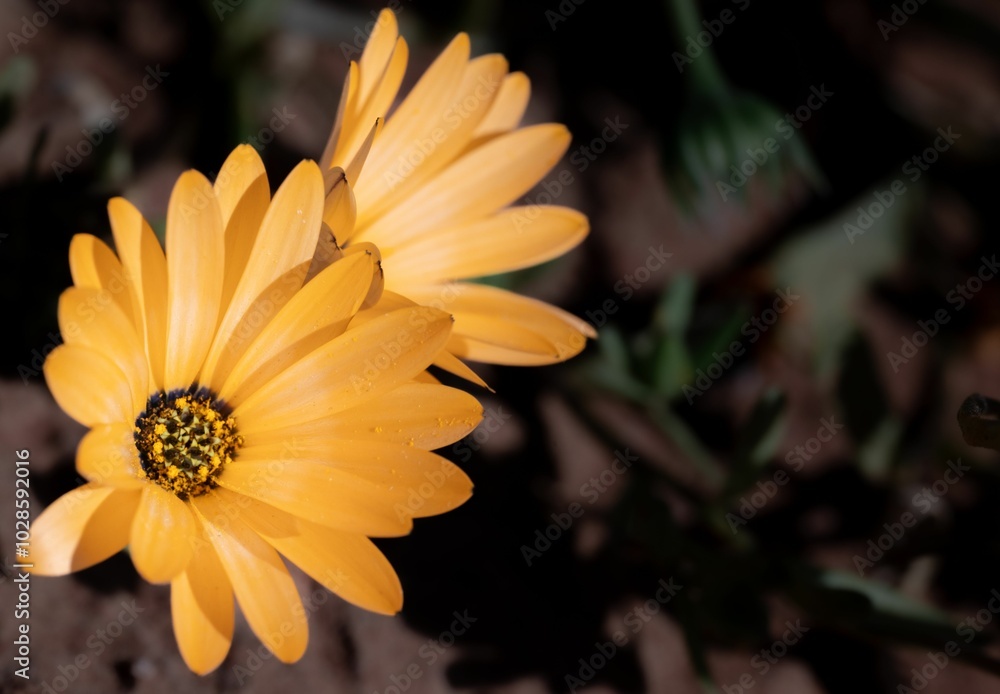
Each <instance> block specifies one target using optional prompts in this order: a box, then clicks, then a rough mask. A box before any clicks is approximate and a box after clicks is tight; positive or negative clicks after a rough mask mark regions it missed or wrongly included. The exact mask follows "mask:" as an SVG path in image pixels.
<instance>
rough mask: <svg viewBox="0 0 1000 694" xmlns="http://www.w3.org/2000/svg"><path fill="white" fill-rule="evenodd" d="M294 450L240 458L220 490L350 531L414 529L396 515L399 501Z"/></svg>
mask: <svg viewBox="0 0 1000 694" xmlns="http://www.w3.org/2000/svg"><path fill="white" fill-rule="evenodd" d="M290 446H291V447H292V448H291V449H290V452H287V453H284V454H282V453H281V452H279V453H278V454H277V456H276V457H273V458H272V457H264V458H262V459H261V458H253V459H251V458H250V457H248V456H245V455H240V457H239V459H238V460H236V461H234V462H233V463H231V464H230V465H228V466H226V469H225V471H224V472H223V473H222V474H221V475H219V480H218V481H219V486H221V487H223V488H224V489H228V490H230V491H232V492H236V493H237V494H241V495H243V496H246V497H250V498H251V499H258V500H259V501H263V502H264V503H266V504H270V505H271V506H274V507H275V508H280V509H281V510H283V511H287V512H288V513H291V514H294V515H297V516H302V517H308V518H311V519H312V520H314V521H315V522H317V523H319V524H321V525H326V526H329V527H331V528H339V529H341V530H345V531H349V532H356V533H363V534H365V535H372V536H376V537H398V536H400V535H406V534H408V533H409V532H410V530H412V529H413V523H412V522H411V520H410V517H406V516H404V515H402V514H397V513H395V512H394V510H393V507H392V506H393V503H394V502H397V499H395V498H394V497H390V496H387V495H383V494H382V493H381V491H382V490H380V489H379V488H377V487H376V486H375V485H373V484H370V483H369V482H367V481H366V480H364V479H361V478H359V477H358V476H357V475H352V474H350V473H349V472H345V471H343V470H339V469H337V468H335V467H333V466H330V465H326V464H324V463H322V462H319V461H314V460H304V459H302V458H301V457H300V456H299V454H298V452H297V450H296V449H295V446H296V443H295V442H294V440H293V441H292V442H291V443H290ZM275 448H276V449H278V448H279V447H277V446H276V447H275Z"/></svg>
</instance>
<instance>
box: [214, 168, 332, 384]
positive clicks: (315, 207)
mask: <svg viewBox="0 0 1000 694" xmlns="http://www.w3.org/2000/svg"><path fill="white" fill-rule="evenodd" d="M323 199H324V188H323V175H322V174H321V173H320V170H319V167H318V166H316V163H315V162H312V161H304V162H302V163H300V164H299V165H298V166H296V167H295V169H294V170H293V171H292V173H290V174H289V175H288V178H286V179H285V182H284V183H282V184H281V187H280V188H279V189H278V192H277V193H275V196H274V199H273V200H272V201H271V205H270V206H269V207H268V208H267V214H266V215H264V220H263V222H261V227H260V232H259V233H258V234H257V238H256V240H255V241H254V245H253V250H252V251H250V257H249V258H248V259H247V263H246V268H245V270H244V272H243V275H242V277H241V278H240V281H239V284H238V285H237V287H236V291H235V292H234V293H233V298H232V300H231V301H230V302H229V307H228V308H227V309H226V313H225V315H224V317H223V318H222V320H221V321H220V323H219V328H218V331H217V334H216V337H215V341H214V342H213V344H212V348H211V349H210V350H209V353H208V357H207V358H206V359H205V366H204V370H203V372H202V379H201V381H202V383H209V382H214V380H215V377H214V372H215V368H216V365H217V363H218V362H219V360H220V359H221V358H222V353H223V351H224V350H225V349H226V348H227V346H228V343H229V339H230V337H232V334H233V331H234V330H235V329H236V327H237V326H238V325H239V324H240V321H241V320H243V317H244V315H245V314H246V313H247V311H248V310H249V309H250V308H251V307H252V305H253V303H254V302H255V301H256V300H257V298H258V297H259V296H260V295H261V293H262V292H263V291H264V290H265V289H267V288H268V286H269V285H271V284H272V283H273V282H275V280H278V279H279V278H281V276H282V275H284V274H285V273H287V272H289V271H290V270H292V269H293V268H295V267H296V266H298V265H301V264H302V263H307V267H308V261H309V260H310V259H311V258H312V256H313V252H314V251H315V250H316V242H317V241H318V239H319V232H320V225H321V223H322V220H323ZM213 327H214V326H213ZM220 385H221V384H220Z"/></svg>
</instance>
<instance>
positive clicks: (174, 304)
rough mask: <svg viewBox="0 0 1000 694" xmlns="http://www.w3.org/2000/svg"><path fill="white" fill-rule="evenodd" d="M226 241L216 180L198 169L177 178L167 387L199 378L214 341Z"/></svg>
mask: <svg viewBox="0 0 1000 694" xmlns="http://www.w3.org/2000/svg"><path fill="white" fill-rule="evenodd" d="M224 262H225V239H224V238H223V229H222V215H221V213H220V212H219V203H218V200H217V199H216V197H215V191H214V190H212V184H210V183H209V182H208V180H207V179H206V178H205V177H204V176H202V175H201V174H200V173H198V172H197V171H185V172H184V173H183V174H181V177H180V178H179V179H178V180H177V184H176V185H175V186H174V190H173V193H172V194H171V195H170V205H169V208H168V209H167V355H168V358H167V361H166V365H165V366H164V375H163V388H164V390H167V391H170V390H173V389H175V388H187V387H189V386H190V385H191V384H193V383H194V382H195V378H196V377H197V375H198V371H199V370H200V369H201V366H202V363H203V362H204V361H205V355H206V353H207V352H208V348H209V346H210V345H211V344H212V337H213V336H214V332H215V324H216V321H217V320H218V317H219V302H220V301H221V298H222V279H223V273H222V268H223V267H224Z"/></svg>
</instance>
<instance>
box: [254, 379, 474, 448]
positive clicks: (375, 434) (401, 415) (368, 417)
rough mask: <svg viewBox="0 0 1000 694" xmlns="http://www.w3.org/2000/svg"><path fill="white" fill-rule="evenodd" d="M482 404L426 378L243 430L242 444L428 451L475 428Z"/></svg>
mask: <svg viewBox="0 0 1000 694" xmlns="http://www.w3.org/2000/svg"><path fill="white" fill-rule="evenodd" d="M482 417H483V406H482V405H480V404H479V401H478V400H476V398H474V397H472V396H471V395H469V394H468V393H466V392H465V391H462V390H458V389H457V388H449V387H447V386H439V385H433V384H428V383H404V384H402V385H400V386H399V387H397V388H395V389H393V390H391V391H389V392H388V393H386V394H385V395H384V396H383V397H381V398H376V399H375V400H369V401H367V402H363V403H361V404H360V405H358V406H356V407H352V408H351V409H349V410H346V411H344V412H341V413H340V414H338V415H337V416H336V417H329V418H326V419H317V420H315V421H314V422H312V423H308V424H295V425H293V426H292V427H290V428H289V429H282V430H280V431H270V432H257V431H247V432H246V434H245V436H244V439H245V441H244V449H252V448H253V447H254V446H263V445H273V444H281V443H282V442H284V441H289V440H292V439H294V440H295V441H296V442H298V441H299V440H300V439H305V438H313V437H318V438H320V439H322V440H327V441H329V444H328V445H330V446H333V445H334V444H333V441H334V440H341V441H343V440H348V441H375V442H381V443H395V444H404V445H410V444H412V445H414V446H416V447H418V448H422V449H424V450H428V451H429V450H433V449H435V448H440V447H441V446H447V445H448V444H450V443H454V442H455V441H458V440H459V439H460V438H462V437H463V436H465V435H466V434H468V433H469V432H470V431H472V430H473V429H475V428H476V426H477V425H478V424H479V422H480V421H481V420H482Z"/></svg>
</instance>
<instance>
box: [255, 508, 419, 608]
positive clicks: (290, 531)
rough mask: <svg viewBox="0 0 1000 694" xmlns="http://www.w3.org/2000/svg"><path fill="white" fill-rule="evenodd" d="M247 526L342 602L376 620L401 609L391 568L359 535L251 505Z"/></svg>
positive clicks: (398, 592) (376, 549)
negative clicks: (366, 612) (368, 614)
mask: <svg viewBox="0 0 1000 694" xmlns="http://www.w3.org/2000/svg"><path fill="white" fill-rule="evenodd" d="M247 511H248V513H247V514H246V518H247V522H248V523H249V524H250V525H251V526H252V527H253V529H254V530H256V531H257V532H258V533H259V534H260V535H261V536H262V537H263V538H264V539H265V540H267V541H268V542H269V543H270V544H271V545H272V546H273V547H274V548H275V549H276V550H278V551H279V552H280V553H281V554H283V555H284V556H285V557H286V558H287V559H288V560H289V561H291V562H292V563H293V564H295V565H296V566H298V567H299V568H300V569H302V570H303V571H304V572H306V573H307V574H309V576H311V577H312V578H313V579H314V580H316V581H317V582H318V583H320V584H322V585H323V586H324V587H325V588H326V589H327V590H329V591H331V592H333V593H336V594H337V595H339V596H340V597H342V598H343V599H344V600H347V601H348V602H351V603H353V604H355V605H357V606H358V607H363V608H365V609H366V610H371V611H372V612H378V613H380V614H389V615H391V614H395V613H396V612H399V610H400V609H401V608H402V606H403V587H402V586H401V585H400V583H399V578H398V577H397V576H396V572H395V571H394V570H393V568H392V565H391V564H389V561H388V560H387V559H386V558H385V556H384V555H383V554H382V553H381V552H380V551H379V550H378V548H377V547H375V545H374V544H373V543H372V541H371V540H369V539H368V538H367V537H365V536H364V535H361V534H358V533H348V532H342V531H339V530H334V529H333V528H328V527H326V526H322V525H318V524H316V523H312V522H310V521H308V520H305V519H304V518H296V517H294V516H292V515H291V514H287V513H283V512H282V511H280V510H278V509H275V508H273V507H271V506H268V505H266V504H262V503H258V502H253V503H252V505H251V506H250V507H248V509H247Z"/></svg>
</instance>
